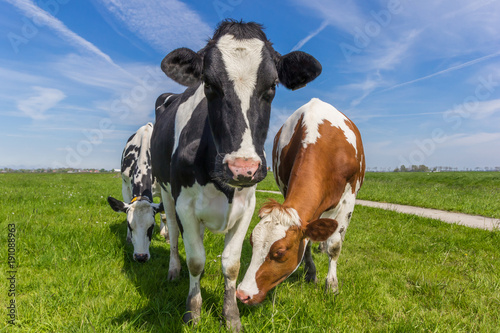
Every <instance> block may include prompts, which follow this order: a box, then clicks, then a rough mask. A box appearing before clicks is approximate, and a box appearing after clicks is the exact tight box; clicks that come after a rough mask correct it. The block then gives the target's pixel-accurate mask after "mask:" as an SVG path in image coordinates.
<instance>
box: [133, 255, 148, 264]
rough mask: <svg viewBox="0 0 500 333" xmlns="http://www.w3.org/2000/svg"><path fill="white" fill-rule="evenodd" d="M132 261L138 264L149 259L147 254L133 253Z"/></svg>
mask: <svg viewBox="0 0 500 333" xmlns="http://www.w3.org/2000/svg"><path fill="white" fill-rule="evenodd" d="M134 259H135V261H138V262H146V261H148V259H149V256H148V254H147V253H134Z"/></svg>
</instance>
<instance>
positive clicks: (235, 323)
mask: <svg viewBox="0 0 500 333" xmlns="http://www.w3.org/2000/svg"><path fill="white" fill-rule="evenodd" d="M226 327H227V330H228V331H229V332H241V320H240V318H238V319H237V320H236V319H233V320H231V321H229V320H228V321H226Z"/></svg>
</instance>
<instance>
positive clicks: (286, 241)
mask: <svg viewBox="0 0 500 333" xmlns="http://www.w3.org/2000/svg"><path fill="white" fill-rule="evenodd" d="M273 170H274V176H275V178H276V181H277V183H278V185H279V187H280V189H281V192H282V193H283V195H284V196H285V202H284V203H283V204H279V203H278V202H276V201H270V202H268V203H266V204H265V205H264V206H263V207H262V208H261V210H260V218H261V220H260V222H259V223H258V224H257V226H256V227H255V229H254V230H253V231H252V234H251V236H250V242H251V244H252V247H253V250H252V251H253V253H252V260H251V262H250V266H249V267H248V270H247V272H246V274H245V277H244V278H243V281H242V282H241V283H240V285H239V286H238V289H237V292H236V295H237V297H238V298H239V299H240V300H241V301H242V302H243V303H245V304H250V305H251V304H257V303H260V302H262V301H263V300H264V298H265V296H266V294H267V292H268V291H269V290H271V289H272V288H274V287H275V286H276V285H277V284H279V283H280V282H282V281H283V280H285V279H286V278H287V277H288V276H289V275H290V274H292V273H293V272H294V271H295V270H296V269H297V267H298V266H299V264H300V262H301V261H302V258H303V257H304V261H305V271H306V279H307V280H308V281H316V267H315V266H314V263H313V261H312V256H311V243H310V242H309V240H311V241H320V242H321V241H326V245H327V247H326V248H327V253H328V255H329V257H330V264H329V268H328V275H327V277H326V288H327V290H330V291H334V292H335V291H337V289H338V280H337V260H338V258H339V255H340V250H341V248H342V241H343V239H344V236H345V232H346V229H347V226H348V225H349V221H350V219H351V216H352V212H353V210H354V204H355V198H356V194H357V193H358V191H359V188H360V187H361V184H362V183H363V178H364V172H365V157H364V153H363V144H362V142H361V136H360V134H359V131H358V129H357V128H356V126H355V125H354V123H353V122H352V121H351V120H349V119H348V118H347V117H346V116H345V115H344V114H342V113H341V112H339V111H338V110H337V109H335V108H334V107H333V106H332V105H330V104H327V103H325V102H323V101H321V100H319V99H317V98H313V99H312V100H311V101H310V102H309V103H307V104H305V105H304V106H302V107H301V108H299V109H298V110H297V111H295V112H294V113H293V114H292V115H291V116H290V118H288V120H287V121H286V122H285V124H284V125H283V127H282V128H281V129H280V131H279V132H278V134H277V135H276V138H275V139H274V148H273Z"/></svg>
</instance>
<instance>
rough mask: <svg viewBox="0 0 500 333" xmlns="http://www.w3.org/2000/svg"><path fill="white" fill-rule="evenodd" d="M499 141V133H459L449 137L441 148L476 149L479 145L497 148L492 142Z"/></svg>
mask: <svg viewBox="0 0 500 333" xmlns="http://www.w3.org/2000/svg"><path fill="white" fill-rule="evenodd" d="M499 140H500V133H487V132H480V133H472V134H470V133H459V134H454V135H450V136H448V137H447V139H446V141H445V142H444V143H443V144H442V146H443V147H448V148H450V147H460V148H464V147H478V146H480V145H488V146H490V147H492V148H493V147H494V146H497V145H496V144H495V145H494V144H493V142H495V141H499Z"/></svg>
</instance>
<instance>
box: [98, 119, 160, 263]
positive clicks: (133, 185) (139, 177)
mask: <svg viewBox="0 0 500 333" xmlns="http://www.w3.org/2000/svg"><path fill="white" fill-rule="evenodd" d="M152 133H153V124H152V123H148V124H146V125H144V126H142V127H141V128H139V130H137V132H136V133H134V134H133V135H132V136H131V137H130V138H129V139H128V141H127V144H126V145H125V149H124V150H123V154H122V161H121V174H122V196H123V200H124V201H120V200H118V199H115V198H113V197H111V196H110V197H108V203H109V205H110V206H111V208H113V210H114V211H116V212H123V213H126V214H127V226H128V228H127V240H128V241H131V242H132V244H133V245H134V260H137V261H139V262H146V261H148V260H149V258H150V254H149V245H150V243H151V237H152V235H153V229H154V225H155V215H156V213H158V212H159V211H162V210H163V204H155V203H153V194H155V195H159V194H160V191H159V190H156V191H155V188H156V187H157V186H158V185H157V184H155V181H154V179H153V175H152V173H151V145H150V143H151V134H152ZM161 234H162V235H163V236H164V237H165V238H167V237H168V232H167V227H166V225H165V224H164V223H163V220H162V222H161Z"/></svg>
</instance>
